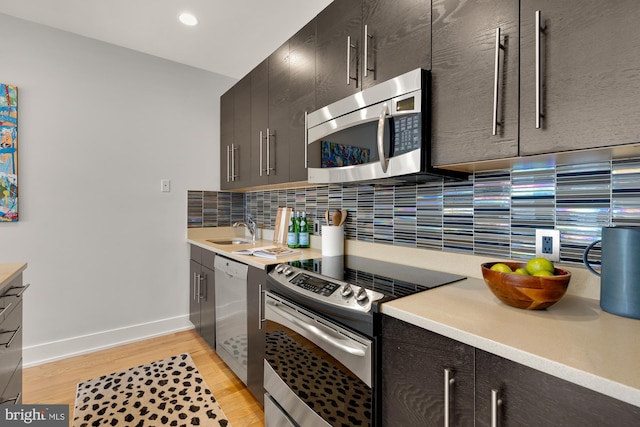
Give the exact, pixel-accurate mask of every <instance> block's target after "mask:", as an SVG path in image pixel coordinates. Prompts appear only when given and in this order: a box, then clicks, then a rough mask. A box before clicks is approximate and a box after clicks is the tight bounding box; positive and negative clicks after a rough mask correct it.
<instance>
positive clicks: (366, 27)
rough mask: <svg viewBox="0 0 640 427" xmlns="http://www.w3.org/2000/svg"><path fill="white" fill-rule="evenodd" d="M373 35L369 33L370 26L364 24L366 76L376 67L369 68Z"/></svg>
mask: <svg viewBox="0 0 640 427" xmlns="http://www.w3.org/2000/svg"><path fill="white" fill-rule="evenodd" d="M372 38H373V36H372V35H371V34H369V26H368V25H366V24H365V26H364V76H365V77H367V76H368V73H369V71H375V68H369V39H372Z"/></svg>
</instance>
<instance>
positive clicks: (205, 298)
mask: <svg viewBox="0 0 640 427" xmlns="http://www.w3.org/2000/svg"><path fill="white" fill-rule="evenodd" d="M199 279H200V284H201V285H200V286H198V290H199V292H200V298H201V299H203V300H204V301H206V300H207V298H209V288H208V287H207V276H205V275H200V278H199ZM202 282H205V283H204V286H202ZM203 287H204V294H203V293H202V288H203Z"/></svg>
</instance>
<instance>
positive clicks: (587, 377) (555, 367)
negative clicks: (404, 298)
mask: <svg viewBox="0 0 640 427" xmlns="http://www.w3.org/2000/svg"><path fill="white" fill-rule="evenodd" d="M381 311H382V313H383V314H386V315H389V316H391V317H395V318H396V319H400V320H403V321H405V322H407V323H410V324H413V325H415V326H419V327H422V328H424V329H427V330H429V331H432V332H435V333H437V334H440V335H443V336H445V337H448V338H451V339H454V340H457V341H460V342H462V343H464V344H467V345H470V346H473V347H476V348H478V349H480V350H483V351H486V352H488V353H492V354H495V355H497V356H500V357H503V358H505V359H509V360H511V361H514V362H517V363H520V364H521V365H525V366H528V367H530V368H533V369H536V370H538V371H541V372H544V373H547V374H549V375H553V376H555V377H558V378H560V379H564V380H566V381H569V382H572V383H574V384H577V385H580V386H582V387H585V388H588V389H590V390H593V391H595V392H598V393H601V394H604V395H607V396H610V397H613V398H615V399H618V400H621V401H623V402H626V403H629V404H631V405H634V406H638V407H640V390H638V389H635V388H633V387H629V386H627V385H624V384H620V383H618V382H615V381H611V380H608V379H606V378H603V377H599V376H597V375H594V374H591V373H589V372H585V371H582V370H580V369H576V368H573V367H571V366H567V365H564V364H562V363H558V362H555V361H553V360H549V359H546V358H543V357H540V356H537V355H535V354H531V353H529V352H525V351H522V350H519V349H517V348H514V347H510V346H507V345H504V344H502V343H499V342H496V341H493V340H489V339H487V338H484V337H482V336H479V335H475V334H472V333H469V332H466V331H463V330H460V329H457V328H454V327H451V326H449V325H447V324H444V323H440V322H435V321H433V320H430V319H427V318H424V317H422V316H419V315H414V314H412V313H409V312H407V311H404V310H401V309H398V308H395V307H392V306H387V305H386V304H382V309H381Z"/></svg>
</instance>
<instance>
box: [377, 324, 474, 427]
mask: <svg viewBox="0 0 640 427" xmlns="http://www.w3.org/2000/svg"><path fill="white" fill-rule="evenodd" d="M381 345H382V425H383V426H387V427H393V426H398V427H411V426H416V427H417V426H420V427H431V426H438V427H441V426H443V425H445V424H444V418H445V370H449V371H448V372H449V374H448V375H449V379H453V382H451V381H450V382H449V384H448V391H449V425H451V426H471V427H472V426H473V392H474V390H473V388H474V377H473V358H474V348H473V347H471V346H468V345H465V344H462V343H460V342H457V341H454V340H452V339H449V338H446V337H443V336H442V335H438V334H435V333H433V332H430V331H427V330H425V329H422V328H419V327H417V326H414V325H410V324H408V323H405V322H403V321H401V320H398V319H395V318H393V317H389V316H383V318H382V344H381Z"/></svg>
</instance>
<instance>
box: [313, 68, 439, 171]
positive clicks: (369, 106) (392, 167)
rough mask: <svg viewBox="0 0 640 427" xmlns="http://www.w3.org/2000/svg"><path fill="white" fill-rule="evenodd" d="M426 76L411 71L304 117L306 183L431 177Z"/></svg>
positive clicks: (423, 72) (428, 75) (426, 73)
mask: <svg viewBox="0 0 640 427" xmlns="http://www.w3.org/2000/svg"><path fill="white" fill-rule="evenodd" d="M429 84H430V74H429V72H428V71H426V70H422V69H417V70H413V71H411V72H408V73H406V74H403V75H401V76H398V77H396V78H394V79H391V80H387V81H386V82H383V83H380V84H378V85H376V86H373V87H371V88H368V89H365V90H363V91H361V92H358V93H356V94H354V95H352V96H349V97H347V98H344V99H342V100H340V101H337V102H334V103H333V104H330V105H328V106H326V107H324V108H321V109H319V110H316V111H314V112H313V113H310V114H308V116H307V118H306V138H307V140H306V148H307V151H306V162H307V169H308V181H309V182H310V183H349V182H368V181H375V180H385V181H386V180H389V179H390V181H395V180H397V181H418V180H419V179H418V178H425V177H427V176H431V175H432V174H434V173H436V174H441V172H443V171H437V170H435V169H432V168H431V163H430V138H429V135H430V127H429V116H430V114H429V96H428V95H429Z"/></svg>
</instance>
